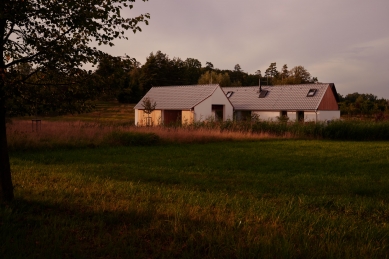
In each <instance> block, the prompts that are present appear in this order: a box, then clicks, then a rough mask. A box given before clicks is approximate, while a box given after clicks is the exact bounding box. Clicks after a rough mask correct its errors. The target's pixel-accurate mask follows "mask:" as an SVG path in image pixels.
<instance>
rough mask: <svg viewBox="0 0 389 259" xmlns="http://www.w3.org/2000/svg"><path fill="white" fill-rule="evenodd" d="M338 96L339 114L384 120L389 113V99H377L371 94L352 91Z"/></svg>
mask: <svg viewBox="0 0 389 259" xmlns="http://www.w3.org/2000/svg"><path fill="white" fill-rule="evenodd" d="M338 97H339V109H340V113H341V115H344V116H347V117H355V116H358V117H373V116H374V118H375V120H384V119H385V114H388V113H389V100H387V99H384V98H381V99H378V98H377V96H376V95H373V94H360V93H357V92H356V93H352V94H347V95H346V96H342V95H340V94H338Z"/></svg>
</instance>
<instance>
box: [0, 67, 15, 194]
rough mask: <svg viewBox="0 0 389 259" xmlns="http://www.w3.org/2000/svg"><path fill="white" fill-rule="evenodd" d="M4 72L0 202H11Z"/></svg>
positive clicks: (0, 104)
mask: <svg viewBox="0 0 389 259" xmlns="http://www.w3.org/2000/svg"><path fill="white" fill-rule="evenodd" d="M4 77H5V71H4V69H1V71H0V150H1V152H0V201H11V200H12V199H13V198H14V192H13V186H12V179H11V167H10V164H9V155H8V144H7V131H6V124H5V100H4V84H5V82H4Z"/></svg>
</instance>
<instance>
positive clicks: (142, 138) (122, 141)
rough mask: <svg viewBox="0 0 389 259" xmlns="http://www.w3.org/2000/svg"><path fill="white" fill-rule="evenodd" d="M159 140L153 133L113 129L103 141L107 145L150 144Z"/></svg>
mask: <svg viewBox="0 0 389 259" xmlns="http://www.w3.org/2000/svg"><path fill="white" fill-rule="evenodd" d="M159 141H160V138H159V136H158V135H157V134H155V133H141V132H121V131H114V132H111V133H110V134H108V135H107V136H106V139H105V142H106V143H107V144H109V145H120V146H151V145H155V144H157V143H158V142H159Z"/></svg>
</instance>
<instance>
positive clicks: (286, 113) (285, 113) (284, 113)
mask: <svg viewBox="0 0 389 259" xmlns="http://www.w3.org/2000/svg"><path fill="white" fill-rule="evenodd" d="M280 116H281V117H287V116H288V112H287V111H281V112H280Z"/></svg>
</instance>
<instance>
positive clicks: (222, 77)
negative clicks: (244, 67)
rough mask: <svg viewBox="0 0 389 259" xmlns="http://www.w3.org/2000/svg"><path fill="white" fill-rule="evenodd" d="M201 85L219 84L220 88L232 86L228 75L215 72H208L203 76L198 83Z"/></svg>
mask: <svg viewBox="0 0 389 259" xmlns="http://www.w3.org/2000/svg"><path fill="white" fill-rule="evenodd" d="M198 84H199V85H206V84H219V85H220V86H222V87H223V86H230V85H231V80H230V76H229V75H228V73H224V74H222V73H217V72H215V71H207V72H205V73H204V74H202V75H201V76H200V78H199V81H198Z"/></svg>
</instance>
